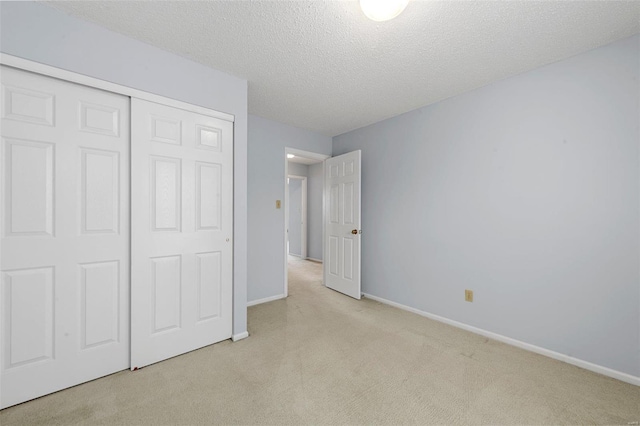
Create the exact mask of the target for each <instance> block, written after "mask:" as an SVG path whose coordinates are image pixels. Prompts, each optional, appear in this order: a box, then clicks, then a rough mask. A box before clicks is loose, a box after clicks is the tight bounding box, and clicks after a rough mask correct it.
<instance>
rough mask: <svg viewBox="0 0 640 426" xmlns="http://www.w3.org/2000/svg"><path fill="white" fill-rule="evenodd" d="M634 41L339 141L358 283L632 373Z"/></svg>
mask: <svg viewBox="0 0 640 426" xmlns="http://www.w3.org/2000/svg"><path fill="white" fill-rule="evenodd" d="M639 52H640V38H639V37H638V36H634V37H631V38H628V39H625V40H622V41H619V42H616V43H613V44H611V45H608V46H605V47H602V48H599V49H596V50H592V51H590V52H587V53H584V54H581V55H579V56H575V57H573V58H570V59H567V60H564V61H561V62H557V63H555V64H551V65H549V66H545V67H542V68H539V69H536V70H534V71H531V72H528V73H525V74H522V75H519V76H515V77H512V78H509V79H507V80H504V81H501V82H498V83H495V84H492V85H490V86H487V87H484V88H481V89H478V90H475V91H473V92H470V93H467V94H464V95H460V96H457V97H455V98H451V99H448V100H445V101H442V102H439V103H437V104H434V105H431V106H428V107H424V108H421V109H418V110H415V111H412V112H409V113H406V114H404V115H401V116H398V117H395V118H392V119H389V120H385V121H382V122H380V123H376V124H373V125H371V126H368V127H365V128H362V129H359V130H356V131H353V132H350V133H346V134H344V135H341V136H337V137H335V138H334V139H333V147H334V148H333V155H338V154H342V153H345V152H348V151H352V150H356V149H361V150H362V176H363V181H362V220H363V222H362V223H363V224H362V229H363V234H362V285H363V291H364V292H366V293H370V294H372V295H375V296H379V297H382V298H385V299H388V300H391V301H394V302H398V303H401V304H404V305H407V306H411V307H413V308H417V309H420V310H422V311H426V312H430V313H433V314H436V315H440V316H443V317H446V318H449V319H452V320H456V321H460V322H462V323H466V324H469V325H472V326H475V327H479V328H481V329H484V330H488V331H492V332H495V333H499V334H501V335H504V336H508V337H511V338H515V339H518V340H521V341H524V342H528V343H531V344H534V345H537V346H540V347H543V348H547V349H550V350H553V351H556V352H559V353H562V354H566V355H569V356H572V357H575V358H578V359H582V360H586V361H589V362H592V363H594V364H598V365H601V366H605V367H609V368H612V369H614V370H618V371H621V372H624V373H628V374H631V375H634V376H640V341H639V340H640V278H639V273H640V263H639V258H640V257H639V256H640V252H639V230H640V227H639V220H640V216H639V214H640V212H639V201H640V200H639V192H640V186H639V182H640V180H639V177H640V171H639V156H638V154H639V143H640V134H639V132H638V125H639V122H640V112H639V108H638V104H639V86H638V81H639V79H640V72H639V60H640V57H639ZM469 72H474V70H473V69H470V70H469ZM465 289H472V290H474V292H475V294H474V296H475V300H474V302H473V303H468V302H465V301H464V290H465Z"/></svg>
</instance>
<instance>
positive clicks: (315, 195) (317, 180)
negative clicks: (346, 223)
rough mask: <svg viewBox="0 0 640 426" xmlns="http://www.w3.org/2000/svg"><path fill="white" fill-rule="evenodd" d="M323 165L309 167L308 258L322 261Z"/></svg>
mask: <svg viewBox="0 0 640 426" xmlns="http://www.w3.org/2000/svg"><path fill="white" fill-rule="evenodd" d="M322 170H323V169H322V163H317V164H312V165H310V166H309V174H308V175H307V177H308V179H307V186H308V190H307V257H309V258H311V259H315V260H322V193H323V188H324V180H323V177H324V176H323V175H322Z"/></svg>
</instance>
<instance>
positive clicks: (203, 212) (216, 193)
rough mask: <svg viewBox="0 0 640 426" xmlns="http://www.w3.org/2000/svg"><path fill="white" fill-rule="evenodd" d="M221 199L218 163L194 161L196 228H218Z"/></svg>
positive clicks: (219, 167)
mask: <svg viewBox="0 0 640 426" xmlns="http://www.w3.org/2000/svg"><path fill="white" fill-rule="evenodd" d="M221 201H222V179H221V166H220V164H213V163H200V162H196V229H213V230H216V229H220V220H221V219H222V218H221V215H222V205H221V204H222V203H221Z"/></svg>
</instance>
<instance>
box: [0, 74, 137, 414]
mask: <svg viewBox="0 0 640 426" xmlns="http://www.w3.org/2000/svg"><path fill="white" fill-rule="evenodd" d="M1 81H2V106H1V108H2V113H1V115H2V130H1V137H2V147H1V154H0V155H1V159H0V164H1V167H2V169H1V173H0V179H1V182H0V187H1V190H2V197H1V200H2V201H1V202H2V206H1V209H0V210H1V214H2V220H1V221H0V222H1V225H0V226H1V235H0V241H1V244H0V246H1V252H0V269H1V278H2V280H1V288H0V308H1V314H0V330H1V347H2V350H1V351H0V382H1V384H0V406H1V407H2V408H4V407H7V406H10V405H14V404H17V403H20V402H23V401H26V400H29V399H33V398H36V397H38V396H41V395H44V394H47V393H51V392H54V391H57V390H60V389H63V388H66V387H69V386H73V385H76V384H79V383H82V382H85V381H88V380H92V379H95V378H98V377H101V376H104V375H107V374H110V373H113V372H116V371H120V370H123V369H126V368H127V367H128V366H129V353H130V348H129V259H130V253H129V244H130V242H129V238H130V234H129V216H130V213H129V141H130V138H129V117H130V112H129V98H127V97H125V96H120V95H116V94H113V93H108V92H103V91H100V90H97V89H92V88H88V87H84V86H80V85H76V84H72V83H68V82H64V81H60V80H56V79H52V78H48V77H43V76H41V75H36V74H31V73H28V72H24V71H19V70H16V69H13V68H8V67H4V66H3V67H2V73H1Z"/></svg>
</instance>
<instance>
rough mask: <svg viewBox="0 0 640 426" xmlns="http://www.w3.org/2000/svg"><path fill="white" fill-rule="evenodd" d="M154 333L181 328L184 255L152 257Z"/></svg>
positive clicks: (152, 322)
mask: <svg viewBox="0 0 640 426" xmlns="http://www.w3.org/2000/svg"><path fill="white" fill-rule="evenodd" d="M151 288H152V289H153V295H152V306H151V311H152V315H153V318H152V321H151V324H153V330H152V333H153V334H155V333H160V332H163V331H168V330H173V329H176V328H180V318H181V316H182V256H181V255H177V256H164V257H154V258H151Z"/></svg>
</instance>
